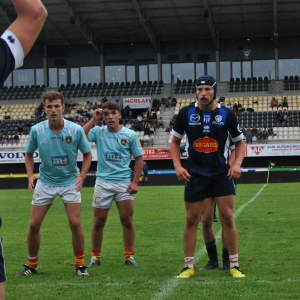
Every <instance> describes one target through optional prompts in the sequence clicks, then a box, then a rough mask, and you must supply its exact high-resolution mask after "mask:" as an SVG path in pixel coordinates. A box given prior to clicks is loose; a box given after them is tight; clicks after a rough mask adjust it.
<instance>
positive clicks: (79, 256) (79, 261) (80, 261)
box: [74, 250, 84, 269]
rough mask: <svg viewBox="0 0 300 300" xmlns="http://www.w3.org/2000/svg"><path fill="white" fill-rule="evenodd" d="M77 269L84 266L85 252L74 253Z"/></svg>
mask: <svg viewBox="0 0 300 300" xmlns="http://www.w3.org/2000/svg"><path fill="white" fill-rule="evenodd" d="M74 258H75V268H76V269H77V268H79V267H83V266H84V250H81V251H74Z"/></svg>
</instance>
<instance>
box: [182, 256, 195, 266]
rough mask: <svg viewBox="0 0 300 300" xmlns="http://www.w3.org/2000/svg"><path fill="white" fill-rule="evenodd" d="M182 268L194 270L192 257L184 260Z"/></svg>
mask: <svg viewBox="0 0 300 300" xmlns="http://www.w3.org/2000/svg"><path fill="white" fill-rule="evenodd" d="M184 267H186V268H190V269H193V268H194V256H190V257H189V256H187V257H185V258H184Z"/></svg>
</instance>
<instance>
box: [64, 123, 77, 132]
mask: <svg viewBox="0 0 300 300" xmlns="http://www.w3.org/2000/svg"><path fill="white" fill-rule="evenodd" d="M64 122H65V127H67V128H68V130H69V132H70V133H73V134H76V132H77V130H78V125H77V124H76V123H72V122H68V121H66V120H64ZM66 125H68V126H66Z"/></svg>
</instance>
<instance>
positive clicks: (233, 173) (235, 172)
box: [227, 164, 241, 179]
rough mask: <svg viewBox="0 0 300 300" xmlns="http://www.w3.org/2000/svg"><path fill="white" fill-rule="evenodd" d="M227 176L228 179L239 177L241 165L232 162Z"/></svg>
mask: <svg viewBox="0 0 300 300" xmlns="http://www.w3.org/2000/svg"><path fill="white" fill-rule="evenodd" d="M227 176H228V177H229V179H237V178H240V177H241V167H240V166H239V165H235V164H233V165H232V166H231V167H230V169H229V170H228V174H227Z"/></svg>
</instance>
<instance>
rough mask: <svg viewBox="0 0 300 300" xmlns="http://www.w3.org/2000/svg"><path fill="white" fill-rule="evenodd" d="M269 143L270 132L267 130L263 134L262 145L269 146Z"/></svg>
mask: <svg viewBox="0 0 300 300" xmlns="http://www.w3.org/2000/svg"><path fill="white" fill-rule="evenodd" d="M267 142H268V132H267V130H266V129H264V130H263V131H262V133H261V143H262V144H267Z"/></svg>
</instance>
